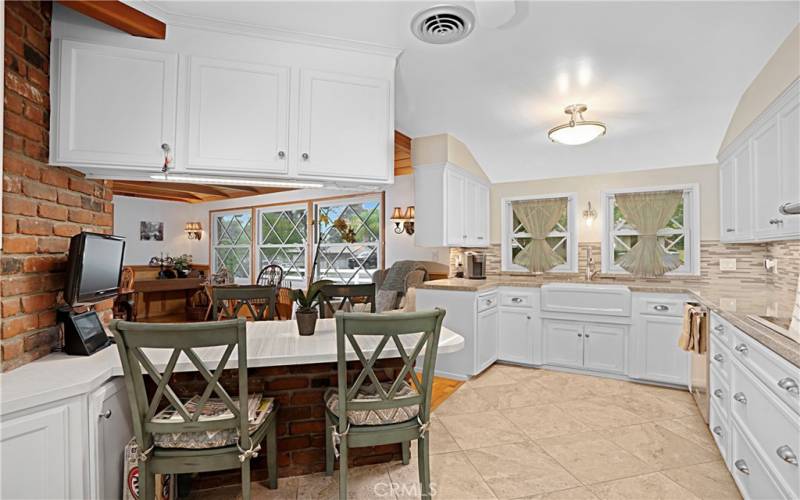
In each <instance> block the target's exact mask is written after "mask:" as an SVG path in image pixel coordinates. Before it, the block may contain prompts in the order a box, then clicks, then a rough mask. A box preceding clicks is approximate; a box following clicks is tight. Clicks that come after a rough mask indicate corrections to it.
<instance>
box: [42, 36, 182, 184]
mask: <svg viewBox="0 0 800 500" xmlns="http://www.w3.org/2000/svg"><path fill="white" fill-rule="evenodd" d="M177 66H178V58H177V56H176V55H175V54H167V53H163V52H148V51H143V50H133V49H122V48H118V47H110V46H101V45H92V44H88V43H82V42H72V41H68V40H63V41H62V42H61V58H60V72H61V74H60V76H59V79H58V82H59V88H58V96H57V98H55V99H54V102H55V103H56V104H57V105H58V125H57V127H58V128H57V132H56V147H55V150H56V151H55V155H54V158H53V161H54V163H65V164H71V163H81V164H93V165H103V166H109V167H114V166H119V167H137V168H139V169H146V170H154V171H158V170H160V169H161V167H162V166H163V165H164V153H163V151H162V150H161V144H162V143H166V144H169V145H170V147H172V148H174V145H175V99H176V90H177ZM54 97H55V96H54Z"/></svg>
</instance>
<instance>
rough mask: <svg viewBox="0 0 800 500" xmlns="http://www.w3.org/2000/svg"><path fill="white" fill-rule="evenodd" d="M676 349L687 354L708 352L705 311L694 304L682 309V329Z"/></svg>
mask: <svg viewBox="0 0 800 500" xmlns="http://www.w3.org/2000/svg"><path fill="white" fill-rule="evenodd" d="M678 347H680V348H681V349H683V350H684V351H687V352H695V353H697V354H703V353H705V352H706V351H707V350H708V318H707V316H706V313H705V311H704V310H703V309H702V308H701V307H699V306H697V305H694V304H686V305H685V306H684V309H683V329H682V330H681V336H680V337H679V338H678Z"/></svg>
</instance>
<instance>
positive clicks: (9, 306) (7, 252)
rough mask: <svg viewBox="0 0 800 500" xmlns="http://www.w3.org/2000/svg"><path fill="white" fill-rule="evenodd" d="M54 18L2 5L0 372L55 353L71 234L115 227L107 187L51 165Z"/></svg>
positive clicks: (34, 8)
mask: <svg viewBox="0 0 800 500" xmlns="http://www.w3.org/2000/svg"><path fill="white" fill-rule="evenodd" d="M51 14H52V4H51V3H49V2H41V3H39V2H16V1H14V2H5V86H4V88H5V92H4V102H5V110H4V111H5V113H4V116H3V148H4V151H3V214H2V218H3V224H2V225H3V249H2V257H1V258H0V296H1V299H0V300H1V302H0V317H2V328H1V329H0V352H1V353H2V354H1V355H0V359H2V361H1V362H0V371H8V370H11V369H13V368H16V367H18V366H20V365H22V364H25V363H27V362H30V361H32V360H34V359H36V358H39V357H42V356H44V355H46V354H48V353H49V352H51V350H52V348H53V346H54V344H55V343H56V341H57V339H58V329H57V327H56V324H55V309H56V307H57V306H58V304H59V301H60V297H61V294H60V292H61V290H63V288H64V272H63V271H64V267H65V263H66V258H67V254H66V252H67V250H68V246H69V237H70V236H72V235H74V234H75V233H78V232H80V231H81V230H87V231H96V232H105V233H110V232H111V228H112V224H113V216H112V212H113V205H112V204H111V194H112V193H111V189H110V186H109V185H106V184H105V183H104V182H98V181H90V180H87V179H85V178H83V176H82V174H80V173H79V172H76V171H74V170H70V169H66V168H57V167H50V166H48V165H47V159H48V152H49V151H48V145H49V122H50V92H49V70H50V63H49V59H50V20H51ZM109 308H110V303H109V302H105V303H102V304H99V305H98V310H100V311H104V316H106V317H108V315H109V312H108V309H109Z"/></svg>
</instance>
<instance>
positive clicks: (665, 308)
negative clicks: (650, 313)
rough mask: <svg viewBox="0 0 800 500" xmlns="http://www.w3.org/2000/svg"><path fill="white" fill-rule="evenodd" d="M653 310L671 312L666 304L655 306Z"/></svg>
mask: <svg viewBox="0 0 800 500" xmlns="http://www.w3.org/2000/svg"><path fill="white" fill-rule="evenodd" d="M653 309H655V310H656V311H662V312H663V311H669V306H665V305H664V304H658V305H655V306H653Z"/></svg>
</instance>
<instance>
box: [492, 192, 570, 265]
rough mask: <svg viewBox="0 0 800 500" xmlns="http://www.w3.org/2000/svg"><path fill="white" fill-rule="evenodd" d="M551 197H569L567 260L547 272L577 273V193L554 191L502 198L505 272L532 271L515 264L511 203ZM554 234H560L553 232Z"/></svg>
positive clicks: (501, 251)
mask: <svg viewBox="0 0 800 500" xmlns="http://www.w3.org/2000/svg"><path fill="white" fill-rule="evenodd" d="M549 198H566V199H567V232H566V238H567V242H566V244H567V262H565V263H564V264H561V265H558V266H556V267H554V268H553V269H550V270H549V271H547V272H556V273H577V272H578V229H577V228H578V226H577V223H578V221H577V214H578V213H577V194H576V193H554V194H543V195H534V196H513V197H509V198H503V199H502V200H500V222H501V233H502V238H503V239H502V240H501V243H500V267H501V270H502V271H504V272H520V273H530V271H528V269H526V268H524V267H522V266H520V265H518V264H514V261H513V258H512V253H511V250H512V248H511V247H512V245H511V237H512V235H513V228H512V227H511V224H512V223H513V221H514V215H513V213H512V211H511V203H512V202H515V201H528V200H544V199H549ZM551 235H552V236H559V235H560V233H559V234H555V233H551Z"/></svg>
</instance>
